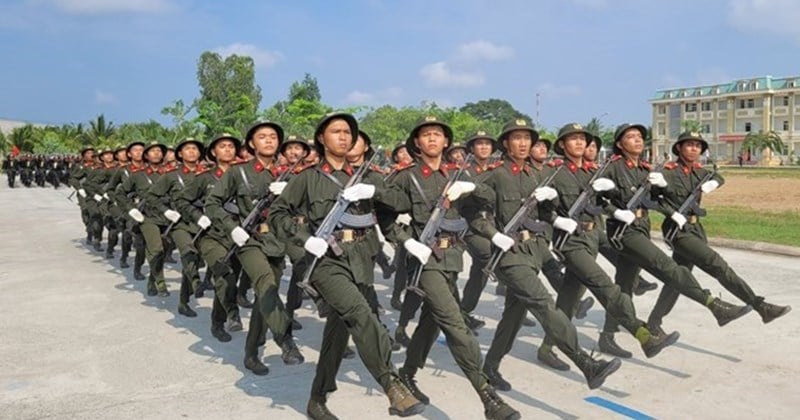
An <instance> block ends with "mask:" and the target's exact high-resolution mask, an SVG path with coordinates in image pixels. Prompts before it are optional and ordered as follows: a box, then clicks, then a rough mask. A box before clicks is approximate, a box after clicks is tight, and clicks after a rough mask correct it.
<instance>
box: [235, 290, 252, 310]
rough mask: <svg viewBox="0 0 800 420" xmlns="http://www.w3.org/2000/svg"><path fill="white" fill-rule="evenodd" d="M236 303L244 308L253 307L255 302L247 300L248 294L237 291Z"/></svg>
mask: <svg viewBox="0 0 800 420" xmlns="http://www.w3.org/2000/svg"><path fill="white" fill-rule="evenodd" d="M236 304H237V305H239V306H241V307H242V308H252V307H253V302H250V301H249V300H247V296H245V295H242V294H239V293H237V294H236Z"/></svg>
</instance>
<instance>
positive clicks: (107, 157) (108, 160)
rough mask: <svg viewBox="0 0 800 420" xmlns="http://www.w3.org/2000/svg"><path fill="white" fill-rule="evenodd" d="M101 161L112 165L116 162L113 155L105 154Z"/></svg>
mask: <svg viewBox="0 0 800 420" xmlns="http://www.w3.org/2000/svg"><path fill="white" fill-rule="evenodd" d="M100 159H102V160H103V162H104V163H106V164H111V163H113V162H114V154H113V153H103V154H102V155H100Z"/></svg>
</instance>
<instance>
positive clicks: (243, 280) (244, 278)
mask: <svg viewBox="0 0 800 420" xmlns="http://www.w3.org/2000/svg"><path fill="white" fill-rule="evenodd" d="M278 278H280V276H279V277H278ZM238 280H239V285H238V286H237V287H236V293H238V294H239V295H240V296H247V291H248V290H250V288H251V287H253V281H252V280H251V279H250V276H249V275H248V274H247V271H245V270H242V271H241V273H240V275H239V277H238Z"/></svg>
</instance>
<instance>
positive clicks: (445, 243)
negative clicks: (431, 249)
mask: <svg viewBox="0 0 800 420" xmlns="http://www.w3.org/2000/svg"><path fill="white" fill-rule="evenodd" d="M439 248H441V249H447V248H450V238H439Z"/></svg>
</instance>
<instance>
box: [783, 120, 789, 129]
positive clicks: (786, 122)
mask: <svg viewBox="0 0 800 420" xmlns="http://www.w3.org/2000/svg"><path fill="white" fill-rule="evenodd" d="M783 131H789V120H783Z"/></svg>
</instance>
